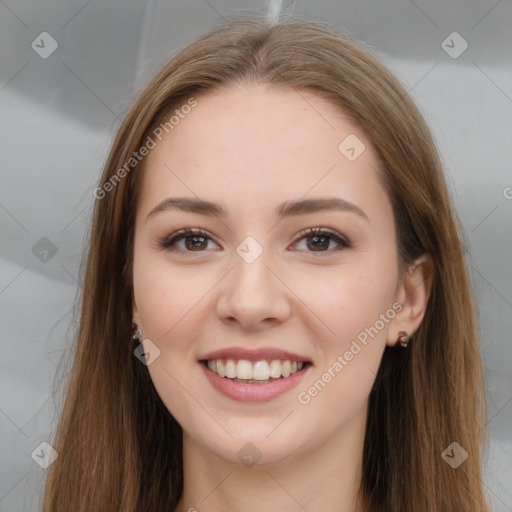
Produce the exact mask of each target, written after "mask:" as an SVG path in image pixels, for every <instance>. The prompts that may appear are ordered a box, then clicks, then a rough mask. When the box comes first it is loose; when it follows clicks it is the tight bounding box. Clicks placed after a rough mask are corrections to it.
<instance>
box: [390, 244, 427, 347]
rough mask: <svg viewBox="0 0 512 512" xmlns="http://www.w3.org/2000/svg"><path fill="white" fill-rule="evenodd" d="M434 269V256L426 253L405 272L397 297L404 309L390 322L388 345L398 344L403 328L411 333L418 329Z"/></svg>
mask: <svg viewBox="0 0 512 512" xmlns="http://www.w3.org/2000/svg"><path fill="white" fill-rule="evenodd" d="M434 270H435V269H434V262H433V260H432V257H431V256H430V255H429V254H424V255H422V256H421V257H420V258H418V259H417V260H416V261H415V262H414V263H413V264H412V265H410V266H409V268H408V269H407V270H405V272H404V273H403V276H402V277H401V282H400V283H399V285H398V290H397V294H396V298H395V301H396V302H398V303H400V304H401V305H402V309H401V310H400V311H399V312H397V314H396V315H395V317H394V318H393V320H391V322H390V323H389V329H388V334H387V338H386V345H388V346H390V347H392V346H394V345H396V343H397V342H398V332H399V331H401V330H404V331H407V332H408V333H409V335H412V334H414V333H415V332H416V331H417V330H418V328H419V326H420V324H421V321H422V320H423V317H424V315H425V311H426V309H427V304H428V299H429V297H430V292H431V289H432V281H433V277H434Z"/></svg>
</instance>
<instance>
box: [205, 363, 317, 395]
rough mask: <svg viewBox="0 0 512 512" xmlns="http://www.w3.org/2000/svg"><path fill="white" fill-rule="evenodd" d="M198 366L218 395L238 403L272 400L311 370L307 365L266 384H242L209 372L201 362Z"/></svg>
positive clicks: (295, 384) (294, 384)
mask: <svg viewBox="0 0 512 512" xmlns="http://www.w3.org/2000/svg"><path fill="white" fill-rule="evenodd" d="M199 364H200V365H201V366H202V368H203V371H204V373H205V375H206V377H207V379H208V380H209V381H210V384H211V385H212V386H213V387H214V388H215V389H216V390H217V391H218V392H219V393H222V394H223V395H224V396H227V397H228V398H232V399H233V400H237V401H238V402H267V401H268V400H272V399H274V398H276V397H278V396H280V395H282V394H283V393H286V392H287V391H289V390H290V389H293V388H294V387H295V386H297V385H298V384H299V382H300V381H301V380H302V379H303V378H304V375H305V374H306V373H307V372H308V371H309V369H310V368H311V365H310V364H308V365H307V367H306V368H304V369H303V370H300V371H298V372H297V373H294V374H293V375H290V376H289V377H286V378H281V379H277V380H273V381H272V382H269V383H267V384H242V383H240V382H234V381H233V380H231V379H228V378H226V377H220V376H219V375H217V374H216V373H215V372H212V371H211V370H209V369H208V367H207V366H206V365H205V364H204V363H203V362H200V363H199Z"/></svg>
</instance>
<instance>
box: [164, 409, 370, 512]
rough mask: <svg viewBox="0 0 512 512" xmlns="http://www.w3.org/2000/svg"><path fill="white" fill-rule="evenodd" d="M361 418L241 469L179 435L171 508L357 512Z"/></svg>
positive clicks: (182, 511) (363, 420) (186, 511)
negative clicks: (180, 485)
mask: <svg viewBox="0 0 512 512" xmlns="http://www.w3.org/2000/svg"><path fill="white" fill-rule="evenodd" d="M365 424H366V417H365V416H364V417H358V418H356V420H355V421H353V422H352V423H351V424H349V425H345V427H344V428H343V429H342V431H340V432H338V433H336V434H334V435H333V436H331V437H330V438H329V439H328V441H327V442H325V443H323V444H322V445H318V446H315V448H314V449H313V450H310V451H308V452H301V451H300V449H299V450H297V452H296V453H295V454H293V455H290V456H289V457H286V458H285V459H284V460H281V461H278V462H274V463H272V464H266V465H265V466H262V465H259V464H256V465H255V466H253V467H250V468H249V467H246V466H244V465H243V464H233V463H231V462H229V461H226V460H225V459H222V458H220V457H217V456H216V455H215V454H213V453H212V452H211V451H209V450H207V449H205V448H204V447H203V446H199V445H198V444H196V443H195V442H194V440H193V439H191V438H190V437H189V436H188V435H187V434H186V433H185V432H184V435H183V462H184V489H183V495H182V497H181V499H180V502H179V504H178V506H177V508H176V509H175V511H174V512H195V511H196V512H203V510H230V511H232V512H239V511H240V512H241V511H243V512H261V511H265V512H278V511H279V512H280V511H282V510H297V511H303V510H307V511H308V512H320V511H321V512H325V511H326V510H336V511H337V512H360V511H361V510H362V505H361V503H360V501H359V500H358V494H359V492H358V491H359V486H360V483H361V478H362V453H363V444H364V431H365Z"/></svg>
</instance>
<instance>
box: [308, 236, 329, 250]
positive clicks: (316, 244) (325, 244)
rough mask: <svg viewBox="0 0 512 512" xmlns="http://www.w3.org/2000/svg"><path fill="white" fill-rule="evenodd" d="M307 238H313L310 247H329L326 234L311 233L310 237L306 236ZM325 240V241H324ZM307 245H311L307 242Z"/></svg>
mask: <svg viewBox="0 0 512 512" xmlns="http://www.w3.org/2000/svg"><path fill="white" fill-rule="evenodd" d="M308 239H309V240H311V239H313V240H314V242H313V243H314V245H313V246H312V247H314V248H317V249H318V248H319V249H327V248H328V247H329V237H328V236H326V235H322V236H320V235H312V236H310V237H308ZM320 240H322V242H320V243H318V242H319V241H320ZM326 242H327V243H326ZM308 247H309V248H311V246H310V245H309V244H308Z"/></svg>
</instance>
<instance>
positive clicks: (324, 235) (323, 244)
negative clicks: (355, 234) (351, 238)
mask: <svg viewBox="0 0 512 512" xmlns="http://www.w3.org/2000/svg"><path fill="white" fill-rule="evenodd" d="M302 240H305V241H306V248H307V249H306V250H307V251H308V252H332V251H330V250H329V247H330V246H331V245H332V243H334V244H336V245H335V246H334V247H333V248H332V250H340V249H346V248H348V247H351V244H350V243H349V242H348V241H347V240H345V239H344V238H342V236H341V235H340V234H339V233H336V232H335V231H331V230H330V229H325V228H324V229H318V228H317V229H315V228H310V229H308V230H306V231H305V232H302V233H301V238H300V239H299V240H298V242H300V241H302Z"/></svg>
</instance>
